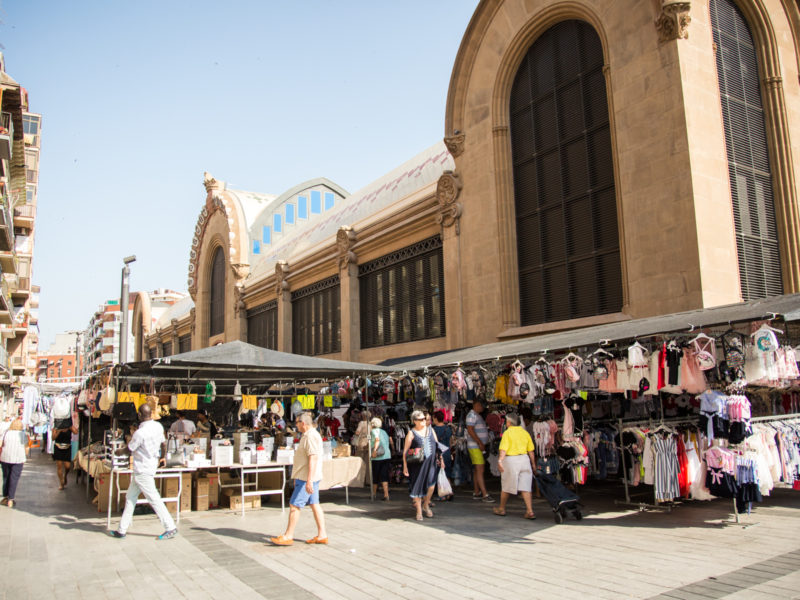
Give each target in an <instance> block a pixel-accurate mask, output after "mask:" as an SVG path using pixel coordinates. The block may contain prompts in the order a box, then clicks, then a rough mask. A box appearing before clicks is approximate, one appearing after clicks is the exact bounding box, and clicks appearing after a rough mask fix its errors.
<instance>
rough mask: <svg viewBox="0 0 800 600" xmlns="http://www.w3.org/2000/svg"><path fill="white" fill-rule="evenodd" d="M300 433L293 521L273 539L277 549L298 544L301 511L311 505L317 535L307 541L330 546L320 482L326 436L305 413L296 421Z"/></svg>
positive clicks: (291, 506)
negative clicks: (320, 496)
mask: <svg viewBox="0 0 800 600" xmlns="http://www.w3.org/2000/svg"><path fill="white" fill-rule="evenodd" d="M295 426H296V427H297V430H298V431H299V432H300V433H302V434H303V437H302V438H301V439H300V443H299V444H298V445H297V446H296V447H295V450H294V465H293V467H292V477H293V478H294V493H293V494H292V499H291V500H290V501H289V522H288V524H287V525H286V531H285V532H284V533H283V535H279V536H278V537H272V538H270V541H271V542H272V543H273V544H275V545H276V546H291V545H292V544H293V543H294V528H295V527H296V526H297V522H298V521H299V520H300V509H301V508H303V507H304V506H305V505H306V504H308V505H309V506H311V512H312V513H313V514H314V520H315V521H316V522H317V535H316V536H315V537H313V538H311V539H308V540H306V544H327V543H328V534H327V533H326V531H325V515H324V514H323V512H322V507H321V506H320V504H319V482H320V481H321V480H322V436H321V435H320V434H319V431H317V430H316V429H315V428H314V420H313V419H312V417H311V413H309V412H303V413H300V414H299V415H298V416H297V419H296V420H295Z"/></svg>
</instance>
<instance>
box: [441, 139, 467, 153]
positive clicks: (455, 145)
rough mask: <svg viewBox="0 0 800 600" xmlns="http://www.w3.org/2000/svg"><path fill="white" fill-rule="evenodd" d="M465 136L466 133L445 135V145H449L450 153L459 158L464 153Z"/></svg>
mask: <svg viewBox="0 0 800 600" xmlns="http://www.w3.org/2000/svg"><path fill="white" fill-rule="evenodd" d="M465 138H466V135H465V134H463V133H456V134H453V135H448V136H445V138H444V145H445V146H447V149H448V150H449V151H450V154H452V155H453V158H457V157H459V156H461V155H462V154H463V153H464V140H465Z"/></svg>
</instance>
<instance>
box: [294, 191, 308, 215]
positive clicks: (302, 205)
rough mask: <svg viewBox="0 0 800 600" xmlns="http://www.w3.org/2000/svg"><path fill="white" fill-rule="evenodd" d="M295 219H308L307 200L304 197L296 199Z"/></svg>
mask: <svg viewBox="0 0 800 600" xmlns="http://www.w3.org/2000/svg"><path fill="white" fill-rule="evenodd" d="M297 218H298V219H307V218H308V198H306V197H305V196H298V197H297Z"/></svg>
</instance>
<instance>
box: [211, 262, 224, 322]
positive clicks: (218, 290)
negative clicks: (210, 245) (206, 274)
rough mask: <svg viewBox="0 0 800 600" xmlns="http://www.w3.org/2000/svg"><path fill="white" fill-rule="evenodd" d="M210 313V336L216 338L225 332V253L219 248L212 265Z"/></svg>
mask: <svg viewBox="0 0 800 600" xmlns="http://www.w3.org/2000/svg"><path fill="white" fill-rule="evenodd" d="M209 296H210V302H209V308H208V313H209V317H210V328H209V332H208V334H209V335H210V336H215V335H217V334H220V333H224V332H225V251H224V250H223V249H222V248H217V250H216V252H214V260H213V262H212V263H211V293H210V294H209Z"/></svg>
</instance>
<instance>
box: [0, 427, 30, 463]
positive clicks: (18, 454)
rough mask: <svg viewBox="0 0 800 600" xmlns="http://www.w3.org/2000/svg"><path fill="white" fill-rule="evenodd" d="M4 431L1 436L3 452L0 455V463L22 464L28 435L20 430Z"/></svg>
mask: <svg viewBox="0 0 800 600" xmlns="http://www.w3.org/2000/svg"><path fill="white" fill-rule="evenodd" d="M6 429H7V431H6V432H5V433H4V434H3V451H2V453H0V462H4V463H24V462H25V445H26V444H27V443H28V434H27V433H25V432H24V431H21V430H15V429H8V428H6Z"/></svg>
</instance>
